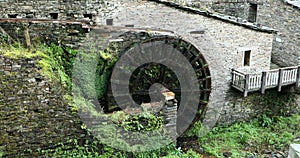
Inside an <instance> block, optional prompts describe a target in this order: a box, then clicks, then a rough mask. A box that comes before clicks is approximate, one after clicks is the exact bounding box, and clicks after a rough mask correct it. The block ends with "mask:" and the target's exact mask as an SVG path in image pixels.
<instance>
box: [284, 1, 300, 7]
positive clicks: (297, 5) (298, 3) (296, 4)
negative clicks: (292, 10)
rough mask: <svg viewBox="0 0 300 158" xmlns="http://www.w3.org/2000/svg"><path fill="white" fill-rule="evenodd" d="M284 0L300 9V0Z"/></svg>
mask: <svg viewBox="0 0 300 158" xmlns="http://www.w3.org/2000/svg"><path fill="white" fill-rule="evenodd" d="M284 1H285V2H286V3H288V4H290V5H293V6H295V7H297V8H298V9H300V0H284Z"/></svg>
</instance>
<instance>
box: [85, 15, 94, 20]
mask: <svg viewBox="0 0 300 158" xmlns="http://www.w3.org/2000/svg"><path fill="white" fill-rule="evenodd" d="M83 17H84V18H88V19H90V20H91V19H92V18H93V15H92V14H83Z"/></svg>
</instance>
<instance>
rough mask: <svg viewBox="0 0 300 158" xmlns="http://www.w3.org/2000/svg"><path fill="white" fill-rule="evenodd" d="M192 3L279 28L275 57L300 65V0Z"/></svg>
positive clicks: (282, 63)
mask: <svg viewBox="0 0 300 158" xmlns="http://www.w3.org/2000/svg"><path fill="white" fill-rule="evenodd" d="M189 4H190V5H192V6H194V7H200V8H201V6H202V8H203V6H205V7H207V8H209V9H210V10H211V11H214V12H219V13H222V14H225V15H230V16H233V17H236V18H237V20H240V21H243V20H247V21H249V22H253V23H255V24H256V25H258V26H261V25H262V26H268V27H272V28H274V29H276V30H277V31H278V33H277V34H276V35H275V36H274V41H273V50H272V61H273V62H274V63H276V64H278V65H280V66H291V65H299V63H300V54H299V52H300V46H299V45H300V42H299V41H300V40H299V39H300V26H299V24H300V18H299V17H300V9H299V8H300V1H299V0H278V1H273V0H252V1H249V0H212V1H209V2H208V1H202V0H195V1H193V2H190V3H189ZM205 7H204V8H205Z"/></svg>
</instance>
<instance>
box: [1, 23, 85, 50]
mask: <svg viewBox="0 0 300 158" xmlns="http://www.w3.org/2000/svg"><path fill="white" fill-rule="evenodd" d="M83 24H84V22H76V21H73V22H71V21H58V22H53V21H51V20H49V21H30V20H27V21H26V20H25V21H23V20H17V19H16V20H15V21H12V22H8V21H4V22H0V27H1V28H3V29H4V30H5V32H6V33H8V34H9V36H10V37H12V38H13V39H14V40H16V41H17V40H19V41H20V42H22V41H25V30H26V29H28V30H29V31H28V32H29V35H30V39H31V43H32V44H33V45H34V44H39V43H56V44H63V45H66V46H68V47H72V48H78V47H79V46H80V41H82V40H83V39H84V38H85V37H86V33H88V32H89V31H88V29H85V28H83V26H82V25H83Z"/></svg>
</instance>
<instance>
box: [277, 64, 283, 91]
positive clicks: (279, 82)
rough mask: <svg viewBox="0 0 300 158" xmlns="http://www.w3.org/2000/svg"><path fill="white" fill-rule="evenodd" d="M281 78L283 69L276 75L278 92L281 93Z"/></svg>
mask: <svg viewBox="0 0 300 158" xmlns="http://www.w3.org/2000/svg"><path fill="white" fill-rule="evenodd" d="M282 77H283V69H279V73H278V92H280V91H281V87H282Z"/></svg>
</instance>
